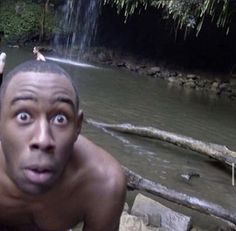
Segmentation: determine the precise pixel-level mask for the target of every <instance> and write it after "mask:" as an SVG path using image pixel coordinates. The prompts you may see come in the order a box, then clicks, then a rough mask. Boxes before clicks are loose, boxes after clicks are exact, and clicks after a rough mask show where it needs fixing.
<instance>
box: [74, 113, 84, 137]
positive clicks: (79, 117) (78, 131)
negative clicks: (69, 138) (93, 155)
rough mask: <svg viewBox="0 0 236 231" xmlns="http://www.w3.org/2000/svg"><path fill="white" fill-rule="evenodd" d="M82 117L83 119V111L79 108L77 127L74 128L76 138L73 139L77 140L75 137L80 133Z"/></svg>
mask: <svg viewBox="0 0 236 231" xmlns="http://www.w3.org/2000/svg"><path fill="white" fill-rule="evenodd" d="M83 119H84V113H83V111H82V110H79V112H78V115H77V128H76V129H77V130H76V138H75V140H77V138H78V136H79V134H80V131H81V127H82V122H83Z"/></svg>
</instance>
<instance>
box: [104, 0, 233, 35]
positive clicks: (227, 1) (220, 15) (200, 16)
mask: <svg viewBox="0 0 236 231" xmlns="http://www.w3.org/2000/svg"><path fill="white" fill-rule="evenodd" d="M104 4H112V5H113V6H115V7H117V11H118V13H122V14H124V16H125V20H127V18H128V16H130V15H132V14H134V13H135V12H137V11H138V12H139V13H140V12H142V10H143V9H144V10H145V9H147V8H148V7H155V8H157V9H161V10H162V11H163V18H164V19H173V20H174V21H175V22H176V25H175V27H176V29H177V30H178V29H184V30H185V31H186V32H188V31H191V30H195V32H196V34H198V33H199V32H200V31H201V29H202V26H203V24H204V22H205V20H206V18H207V19H209V18H210V19H211V20H212V21H213V22H214V23H216V25H217V27H219V28H223V29H225V31H226V33H228V32H229V29H230V26H231V19H232V16H233V14H234V13H235V6H236V4H235V2H234V1H233V0H133V1H130V0H104Z"/></svg>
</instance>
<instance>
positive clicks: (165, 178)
mask: <svg viewBox="0 0 236 231" xmlns="http://www.w3.org/2000/svg"><path fill="white" fill-rule="evenodd" d="M6 52H7V55H8V57H7V70H9V69H11V68H12V67H13V66H15V65H16V64H18V63H21V62H22V61H24V60H28V59H32V58H33V54H32V53H31V50H25V49H24V50H23V49H9V48H8V49H6ZM59 65H61V66H62V67H64V68H65V69H66V70H67V71H68V72H69V73H70V74H71V75H72V76H73V78H74V79H75V81H76V83H77V84H78V86H79V90H80V98H81V108H82V109H83V111H84V114H85V117H86V118H91V119H94V120H96V121H99V122H105V123H117V124H119V123H131V124H133V125H137V126H152V127H156V128H158V129H163V130H166V131H170V132H175V133H179V134H182V135H185V136H190V137H193V138H195V139H199V140H202V141H206V142H212V143H218V144H222V145H226V146H227V147H228V148H229V149H231V150H234V151H236V101H231V100H230V99H228V98H219V97H216V96H215V95H209V94H206V93H204V92H198V91H191V90H184V89H183V88H178V87H175V86H170V85H168V84H167V83H166V82H165V81H163V80H158V79H153V78H149V77H145V76H138V75H136V74H133V73H130V72H126V71H123V70H120V69H119V70H116V69H111V68H105V67H98V66H86V65H72V64H63V63H59ZM82 133H83V134H84V135H85V136H87V137H89V138H90V139H91V140H93V141H94V142H95V143H97V144H98V145H100V146H102V147H103V148H104V149H106V150H108V151H109V152H111V153H112V154H113V155H114V156H115V157H116V158H117V159H118V160H119V161H120V162H121V163H122V164H123V165H125V166H127V167H128V168H130V169H131V170H133V171H135V172H137V173H139V174H141V175H142V176H144V177H145V178H148V179H151V180H153V181H156V182H159V183H161V184H163V185H165V186H167V187H169V188H171V189H175V190H178V191H181V192H184V193H187V194H189V195H192V196H196V197H199V198H202V199H205V200H208V201H211V202H214V203H217V204H220V205H221V206H223V207H225V208H227V209H229V210H231V211H232V212H233V211H234V213H235V211H236V194H235V193H236V186H233V185H232V173H231V170H230V169H226V168H225V167H224V166H222V165H220V164H218V163H217V162H216V161H214V160H213V159H210V158H209V157H205V156H203V155H201V154H198V153H195V152H192V151H189V150H184V149H182V148H179V147H176V146H173V145H171V144H167V143H164V142H161V141H154V140H151V139H146V138H141V137H137V136H133V135H126V134H121V133H116V132H108V131H104V130H101V129H98V128H95V127H93V126H91V125H88V124H84V126H83V129H82ZM188 172H195V173H198V174H199V175H200V177H196V178H192V180H191V181H190V182H185V181H184V180H183V179H182V178H181V177H180V176H181V174H184V173H188ZM133 197H134V193H131V192H130V193H128V196H127V200H128V201H129V202H131V200H132V199H133ZM153 198H155V199H156V200H160V199H159V198H157V197H153ZM160 201H161V202H163V203H164V204H167V205H168V206H170V207H172V208H174V209H176V210H177V211H181V212H183V213H185V214H187V215H191V216H193V219H194V223H195V224H197V225H199V226H201V227H202V228H204V229H205V230H217V228H216V227H217V225H218V222H217V220H216V219H213V218H211V219H210V218H209V217H208V216H205V215H204V216H203V215H200V214H199V213H198V212H194V211H192V210H190V209H185V208H183V207H181V206H176V205H174V204H172V203H167V202H166V201H164V200H162V199H161V200H160Z"/></svg>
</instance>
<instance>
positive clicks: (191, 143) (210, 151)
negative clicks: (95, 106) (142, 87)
mask: <svg viewBox="0 0 236 231" xmlns="http://www.w3.org/2000/svg"><path fill="white" fill-rule="evenodd" d="M86 122H87V123H89V124H91V125H94V126H96V127H100V128H105V129H111V130H115V131H118V132H124V133H129V134H135V135H139V136H144V137H148V138H155V139H158V140H161V141H165V142H168V143H171V144H174V145H177V146H179V147H182V148H185V149H189V150H192V151H196V152H199V153H202V154H205V155H208V156H210V157H212V158H214V159H216V160H218V161H220V162H223V163H224V164H227V165H230V166H231V167H232V164H233V163H235V164H236V152H234V151H231V150H229V149H228V148H227V147H226V146H224V145H219V144H214V143H207V142H203V141H200V140H196V139H193V138H191V137H187V136H183V135H179V134H175V133H171V132H167V131H164V130H160V129H156V128H153V127H138V126H133V125H131V124H107V123H100V122H97V121H94V120H92V119H87V120H86Z"/></svg>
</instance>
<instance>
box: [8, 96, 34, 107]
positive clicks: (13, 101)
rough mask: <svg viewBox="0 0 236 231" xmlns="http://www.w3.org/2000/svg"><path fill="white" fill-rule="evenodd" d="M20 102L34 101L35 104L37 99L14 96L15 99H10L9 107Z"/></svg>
mask: <svg viewBox="0 0 236 231" xmlns="http://www.w3.org/2000/svg"><path fill="white" fill-rule="evenodd" d="M21 100H23V101H24V100H32V101H35V102H37V99H36V98H35V97H33V96H29V95H25V96H24V95H23V96H16V97H14V98H13V99H12V101H11V105H13V104H15V103H16V102H18V101H21Z"/></svg>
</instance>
